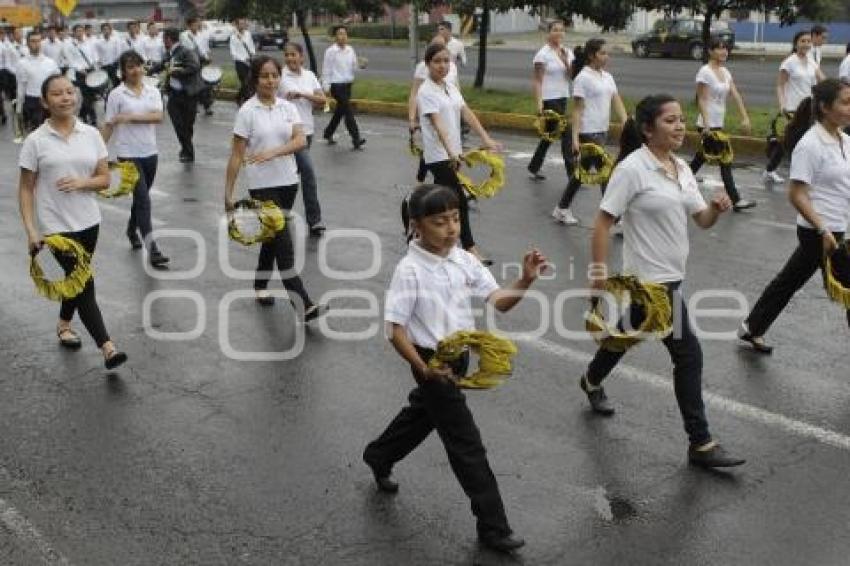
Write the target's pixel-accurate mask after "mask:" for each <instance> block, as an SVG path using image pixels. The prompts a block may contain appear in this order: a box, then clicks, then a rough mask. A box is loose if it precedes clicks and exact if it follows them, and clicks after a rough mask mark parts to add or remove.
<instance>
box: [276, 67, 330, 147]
mask: <svg viewBox="0 0 850 566" xmlns="http://www.w3.org/2000/svg"><path fill="white" fill-rule="evenodd" d="M317 90H318V91H321V90H322V85H321V84H319V79H317V78H316V75H314V74H313V71H311V70H309V69H303V68H302V69H301V73H300V74H295V73H293V72H292V71H291V70H289V68H288V67H286V68H284V69H283V77H281V80H280V88H279V89H278V91H277V95H278V96H280V97H281V98H286V95H287V94H288V93H290V92H300V93H302V94H314V93H315V92H316V91H317ZM289 102H291V103H292V104H294V105H295V107H296V108H297V109H298V115H299V116H301V122H302V123H303V124H304V135H307V136H312V135H313V133H314V132H315V131H316V128H315V120H314V119H313V103H312V102H310V101H309V100H307V99H306V98H298V99H296V100H290V101H289Z"/></svg>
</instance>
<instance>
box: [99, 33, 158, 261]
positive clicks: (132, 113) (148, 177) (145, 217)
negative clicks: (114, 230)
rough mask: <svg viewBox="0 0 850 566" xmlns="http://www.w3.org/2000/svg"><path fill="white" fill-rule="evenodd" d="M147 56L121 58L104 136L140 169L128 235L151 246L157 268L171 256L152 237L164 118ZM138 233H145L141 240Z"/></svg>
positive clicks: (135, 246)
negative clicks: (153, 197)
mask: <svg viewBox="0 0 850 566" xmlns="http://www.w3.org/2000/svg"><path fill="white" fill-rule="evenodd" d="M144 64H145V62H144V60H143V59H142V57H141V56H140V55H139V54H138V53H136V52H135V51H133V50H130V51H125V52H124V53H122V54H121V57H119V58H118V67H119V69H121V78H122V83H121V84H120V85H118V87H117V88H114V89H112V91H111V92H110V93H109V97H108V98H107V101H106V116H105V118H104V120H105V123H104V125H103V129H102V130H101V133H102V134H103V139H104V140H105V141H106V142H107V143H109V141H110V140H112V143H113V145H114V147H115V151H116V153H117V157H118V161H129V162H131V163H133V164H134V165H135V166H136V169H137V170H138V171H139V180H138V182H137V183H136V187H135V189H134V190H133V205H132V207H131V208H130V220H128V221H127V238H129V239H130V246H132V248H133V249H139V248H141V247H142V240H144V242H145V244H146V245H147V249H148V261H150V263H151V265H152V266H154V267H157V268H162V267H164V266H165V265H166V264H167V263H168V261H169V259H168V257H166V256H165V255H164V254H163V253H162V252H161V251H160V250H159V247H158V246H157V245H156V242H155V241H154V240H153V238H152V237H151V232H153V224H152V222H151V197H150V190H151V187H152V186H153V181H154V177H156V167H157V162H158V159H159V158H158V153H159V150H158V149H157V145H156V125H157V124H159V123H161V122H162V95H161V94H160V92H159V90H158V89H156V88H154V87H152V86H149V85H147V84H145V83H144V81H143V80H142V79H143V78H144V76H145V68H144ZM139 234H141V235H142V238H141V240H140V239H139Z"/></svg>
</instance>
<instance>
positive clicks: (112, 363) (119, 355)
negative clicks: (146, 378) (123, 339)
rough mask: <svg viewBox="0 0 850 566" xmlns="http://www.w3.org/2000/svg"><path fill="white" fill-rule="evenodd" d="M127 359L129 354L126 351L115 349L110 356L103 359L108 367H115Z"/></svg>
mask: <svg viewBox="0 0 850 566" xmlns="http://www.w3.org/2000/svg"><path fill="white" fill-rule="evenodd" d="M126 361H127V354H125V353H124V352H119V351H118V350H115V351H114V352H112V353H111V354H110V355H109V357H108V358H106V359H105V360H103V365H104V366H106V369H115V368H117V367H118V366H120V365H122V364H124V362H126Z"/></svg>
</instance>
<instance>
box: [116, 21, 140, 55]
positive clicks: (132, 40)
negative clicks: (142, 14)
mask: <svg viewBox="0 0 850 566" xmlns="http://www.w3.org/2000/svg"><path fill="white" fill-rule="evenodd" d="M144 40H145V37H144V36H143V35H142V32H141V27H140V24H139V21H138V20H133V21H131V22H127V35H126V37H124V39H123V45H122V46H121V53H122V54H123V53H126V52H127V51H135V52H136V53H138V54H139V55H140V56H141V57H142V60H144V58H145V46H144ZM119 67H120V63H119Z"/></svg>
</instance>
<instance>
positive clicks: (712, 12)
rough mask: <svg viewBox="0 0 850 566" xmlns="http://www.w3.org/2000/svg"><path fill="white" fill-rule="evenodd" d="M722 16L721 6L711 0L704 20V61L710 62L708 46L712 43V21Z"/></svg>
mask: <svg viewBox="0 0 850 566" xmlns="http://www.w3.org/2000/svg"><path fill="white" fill-rule="evenodd" d="M719 16H720V8H718V7H717V6H715V4H714V2H709V4H708V5H707V6H706V8H705V20H704V21H703V22H702V62H703V63H708V59H709V57H708V48H709V45H710V44H711V22H712V21H714V18H715V17H719Z"/></svg>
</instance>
